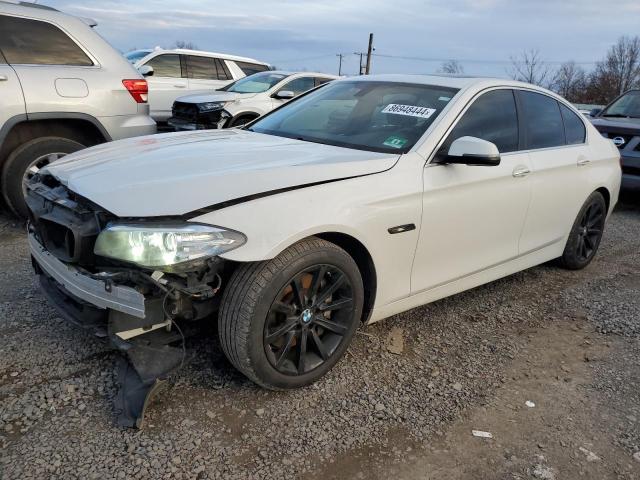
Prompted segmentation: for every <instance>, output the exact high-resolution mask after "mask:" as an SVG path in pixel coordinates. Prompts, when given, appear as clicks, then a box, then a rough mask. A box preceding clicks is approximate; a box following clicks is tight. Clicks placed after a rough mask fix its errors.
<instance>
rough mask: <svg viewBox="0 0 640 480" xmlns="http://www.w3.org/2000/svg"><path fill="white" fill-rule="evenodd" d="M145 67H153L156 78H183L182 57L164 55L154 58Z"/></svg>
mask: <svg viewBox="0 0 640 480" xmlns="http://www.w3.org/2000/svg"><path fill="white" fill-rule="evenodd" d="M145 65H149V66H150V67H153V76H154V77H170V78H181V77H182V69H181V68H180V55H176V54H173V53H171V54H164V55H158V56H157V57H153V58H152V59H151V60H149V61H148V62H147V63H145Z"/></svg>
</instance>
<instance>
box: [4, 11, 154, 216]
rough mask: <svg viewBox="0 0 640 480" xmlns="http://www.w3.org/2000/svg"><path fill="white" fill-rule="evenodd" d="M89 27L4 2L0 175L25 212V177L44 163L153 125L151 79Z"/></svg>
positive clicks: (17, 209) (11, 202) (10, 198)
mask: <svg viewBox="0 0 640 480" xmlns="http://www.w3.org/2000/svg"><path fill="white" fill-rule="evenodd" d="M92 26H95V22H91V21H89V20H82V19H80V18H76V17H72V16H69V15H65V14H63V13H61V12H58V11H57V10H54V9H52V8H49V7H44V6H42V5H34V4H29V3H9V2H4V1H0V167H1V177H0V180H1V188H2V193H3V196H4V200H5V202H6V204H7V206H8V207H9V208H10V209H11V210H12V211H13V212H14V213H16V214H18V215H20V216H26V214H27V208H26V205H25V203H24V195H23V192H24V186H23V181H24V180H26V179H28V178H29V177H30V176H31V175H32V174H34V173H36V172H37V171H38V170H39V169H40V168H42V167H43V166H44V165H46V164H47V163H49V162H51V161H52V160H55V159H57V158H59V157H61V156H63V155H65V154H67V153H72V152H75V151H76V150H80V149H81V148H83V147H85V146H90V145H95V144H98V143H102V142H106V141H109V140H118V139H122V138H126V137H133V136H136V135H146V134H151V133H155V131H156V124H155V122H154V121H153V120H152V119H151V117H150V116H149V105H148V104H147V82H146V80H144V79H143V77H142V76H141V75H140V74H139V73H138V72H137V71H136V70H135V69H134V68H133V67H132V66H131V65H130V64H129V63H128V62H127V61H126V60H125V59H123V58H122V55H120V54H119V53H118V52H117V51H116V50H114V49H113V48H112V47H111V46H110V45H109V44H108V43H107V42H105V41H104V40H103V39H102V38H101V37H100V36H99V35H98V34H97V33H96V32H95V31H93V29H92V28H91V27H92Z"/></svg>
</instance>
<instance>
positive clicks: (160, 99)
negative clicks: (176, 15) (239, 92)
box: [125, 48, 271, 122]
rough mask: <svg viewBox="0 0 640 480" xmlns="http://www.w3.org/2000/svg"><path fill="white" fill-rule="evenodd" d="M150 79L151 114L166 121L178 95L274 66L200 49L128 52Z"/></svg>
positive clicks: (221, 84)
mask: <svg viewBox="0 0 640 480" xmlns="http://www.w3.org/2000/svg"><path fill="white" fill-rule="evenodd" d="M125 57H126V58H127V59H128V60H129V61H130V62H132V63H133V64H134V66H135V67H136V68H138V69H139V71H140V72H141V73H142V74H143V75H145V76H146V77H147V81H148V82H149V104H150V105H151V116H152V117H153V118H154V119H155V120H156V121H158V122H166V121H167V119H168V118H169V117H170V116H171V107H172V105H173V102H174V101H175V100H176V98H178V97H181V96H183V95H184V94H185V93H208V92H211V91H212V90H216V89H218V88H221V87H224V86H225V85H228V84H229V83H231V82H233V81H234V80H238V79H239V78H243V77H246V76H247V75H251V74H253V73H256V72H264V71H265V70H269V69H270V68H271V67H270V66H269V64H268V63H264V62H260V61H258V60H254V59H252V58H246V57H237V56H235V55H226V54H224V53H213V52H201V51H198V50H187V49H182V48H178V49H173V50H164V49H161V48H156V49H154V50H134V51H133V52H129V53H127V54H126V55H125Z"/></svg>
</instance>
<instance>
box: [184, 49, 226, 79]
mask: <svg viewBox="0 0 640 480" xmlns="http://www.w3.org/2000/svg"><path fill="white" fill-rule="evenodd" d="M187 76H188V77H189V78H196V79H201V80H227V79H228V78H229V77H228V76H227V71H226V70H225V68H224V67H223V65H222V62H221V61H220V60H219V59H217V58H211V57H200V56H197V55H187Z"/></svg>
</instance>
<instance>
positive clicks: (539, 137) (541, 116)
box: [518, 90, 565, 149]
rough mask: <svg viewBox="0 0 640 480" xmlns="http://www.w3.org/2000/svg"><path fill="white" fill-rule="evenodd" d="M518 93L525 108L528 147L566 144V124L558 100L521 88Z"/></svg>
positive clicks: (524, 116)
mask: <svg viewBox="0 0 640 480" xmlns="http://www.w3.org/2000/svg"><path fill="white" fill-rule="evenodd" d="M518 95H519V96H520V101H521V103H522V108H523V110H524V112H523V120H524V125H525V128H526V132H527V147H528V148H530V149H535V148H549V147H559V146H561V145H564V144H565V137H564V125H563V122H562V116H561V115H560V106H559V105H558V102H556V101H555V100H554V99H553V98H551V97H548V96H546V95H543V94H541V93H534V92H527V91H523V90H521V91H519V92H518Z"/></svg>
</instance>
